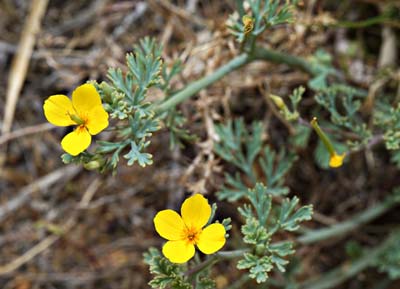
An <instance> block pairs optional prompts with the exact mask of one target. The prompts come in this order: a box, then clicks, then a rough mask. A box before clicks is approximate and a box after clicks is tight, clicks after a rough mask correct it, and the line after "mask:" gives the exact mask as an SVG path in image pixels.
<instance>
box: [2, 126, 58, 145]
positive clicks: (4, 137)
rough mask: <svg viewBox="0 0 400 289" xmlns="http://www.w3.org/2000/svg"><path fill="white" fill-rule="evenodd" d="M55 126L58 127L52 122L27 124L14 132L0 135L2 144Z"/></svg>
mask: <svg viewBox="0 0 400 289" xmlns="http://www.w3.org/2000/svg"><path fill="white" fill-rule="evenodd" d="M54 128H56V126H54V125H52V124H50V123H42V124H38V125H32V126H27V127H24V128H21V129H19V130H15V131H12V132H8V133H5V134H3V135H1V136H0V146H1V145H3V144H5V143H7V142H9V141H11V140H13V139H16V138H20V137H23V136H27V135H31V134H36V133H39V132H44V131H47V130H51V129H54Z"/></svg>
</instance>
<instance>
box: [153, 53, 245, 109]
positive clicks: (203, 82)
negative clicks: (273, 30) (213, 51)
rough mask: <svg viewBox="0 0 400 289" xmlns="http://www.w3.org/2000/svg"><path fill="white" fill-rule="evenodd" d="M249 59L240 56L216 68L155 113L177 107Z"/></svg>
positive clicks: (172, 97)
mask: <svg viewBox="0 0 400 289" xmlns="http://www.w3.org/2000/svg"><path fill="white" fill-rule="evenodd" d="M250 61H251V59H250V57H249V56H248V55H247V54H240V55H238V56H237V57H235V58H234V59H232V60H231V61H229V62H228V63H226V64H225V65H223V66H221V67H220V68H218V69H217V70H216V71H214V72H213V73H211V74H210V75H207V76H205V77H203V78H201V79H199V80H197V81H195V82H193V83H191V84H189V85H188V86H187V87H185V88H184V89H183V90H181V91H179V92H178V93H176V94H174V95H172V96H171V97H170V98H169V99H167V100H166V101H164V102H163V103H161V104H159V105H157V106H156V107H155V111H156V113H162V112H164V111H167V110H168V109H171V108H173V107H175V106H176V105H178V104H179V103H181V102H183V101H184V100H186V99H188V98H190V97H192V96H193V95H195V94H196V93H198V92H199V91H200V90H202V89H203V88H205V87H207V86H209V85H211V84H213V83H214V82H216V81H218V80H220V79H221V78H222V77H224V76H225V75H227V74H228V73H230V72H232V71H234V70H236V69H238V68H239V67H241V66H243V65H244V64H246V63H248V62H250Z"/></svg>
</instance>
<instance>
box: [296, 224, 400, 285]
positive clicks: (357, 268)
mask: <svg viewBox="0 0 400 289" xmlns="http://www.w3.org/2000/svg"><path fill="white" fill-rule="evenodd" d="M398 237H399V232H398V231H396V232H394V233H392V234H390V235H389V237H387V238H386V239H385V240H384V241H383V242H382V243H381V244H380V245H379V246H377V247H375V248H373V249H370V250H369V249H366V250H364V252H365V253H364V255H363V256H362V257H361V258H359V259H358V260H356V261H354V262H352V263H350V264H349V262H348V261H346V262H344V263H343V264H342V265H341V266H340V267H338V268H337V269H334V270H332V271H330V272H328V273H326V274H324V275H323V277H321V278H319V279H313V280H310V281H306V282H304V283H302V284H300V286H299V287H298V288H297V289H328V288H333V287H336V286H337V285H339V284H341V283H343V282H344V281H346V280H348V279H350V278H351V277H353V276H355V275H356V274H358V273H359V272H361V271H363V270H365V269H366V268H367V267H369V266H371V265H372V264H373V262H374V261H375V260H376V258H377V257H378V256H379V255H381V254H382V253H383V252H384V251H385V250H387V249H388V247H389V246H390V245H392V243H393V241H394V240H396V239H397V238H398Z"/></svg>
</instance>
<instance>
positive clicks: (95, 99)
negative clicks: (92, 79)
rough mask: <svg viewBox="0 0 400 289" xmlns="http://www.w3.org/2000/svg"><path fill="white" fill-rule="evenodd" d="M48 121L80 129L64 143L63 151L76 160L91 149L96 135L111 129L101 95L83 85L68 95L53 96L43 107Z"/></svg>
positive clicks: (65, 139)
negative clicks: (108, 127)
mask: <svg viewBox="0 0 400 289" xmlns="http://www.w3.org/2000/svg"><path fill="white" fill-rule="evenodd" d="M43 110H44V115H45V116H46V119H47V120H48V121H49V122H50V123H51V124H54V125H56V126H70V125H76V126H77V127H76V128H75V129H74V131H73V132H71V133H69V134H67V135H66V136H65V137H64V138H63V139H62V141H61V147H62V148H63V150H64V151H66V152H67V153H69V154H70V155H73V156H76V155H78V154H80V153H81V152H83V151H84V150H85V149H87V148H88V147H89V145H90V143H91V141H92V135H96V134H98V133H99V132H101V131H102V130H104V129H105V128H106V127H107V126H108V113H107V112H106V111H105V110H104V108H103V105H102V103H101V98H100V95H99V93H98V92H97V90H96V88H95V87H94V85H93V84H89V83H87V84H83V85H81V86H78V87H77V88H76V89H75V90H74V91H73V92H72V100H71V99H69V98H68V97H67V96H66V95H62V94H57V95H52V96H50V97H49V98H48V99H46V100H45V102H44V105H43Z"/></svg>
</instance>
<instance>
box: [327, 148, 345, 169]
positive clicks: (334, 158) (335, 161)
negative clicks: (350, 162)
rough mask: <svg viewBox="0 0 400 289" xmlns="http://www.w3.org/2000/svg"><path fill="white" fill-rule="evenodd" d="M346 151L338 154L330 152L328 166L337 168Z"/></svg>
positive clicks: (341, 162)
mask: <svg viewBox="0 0 400 289" xmlns="http://www.w3.org/2000/svg"><path fill="white" fill-rule="evenodd" d="M345 156H346V153H343V154H341V155H338V154H337V153H336V152H335V153H334V154H332V155H331V156H330V158H329V166H330V167H331V168H338V167H340V166H341V165H342V164H343V159H344V158H345Z"/></svg>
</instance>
